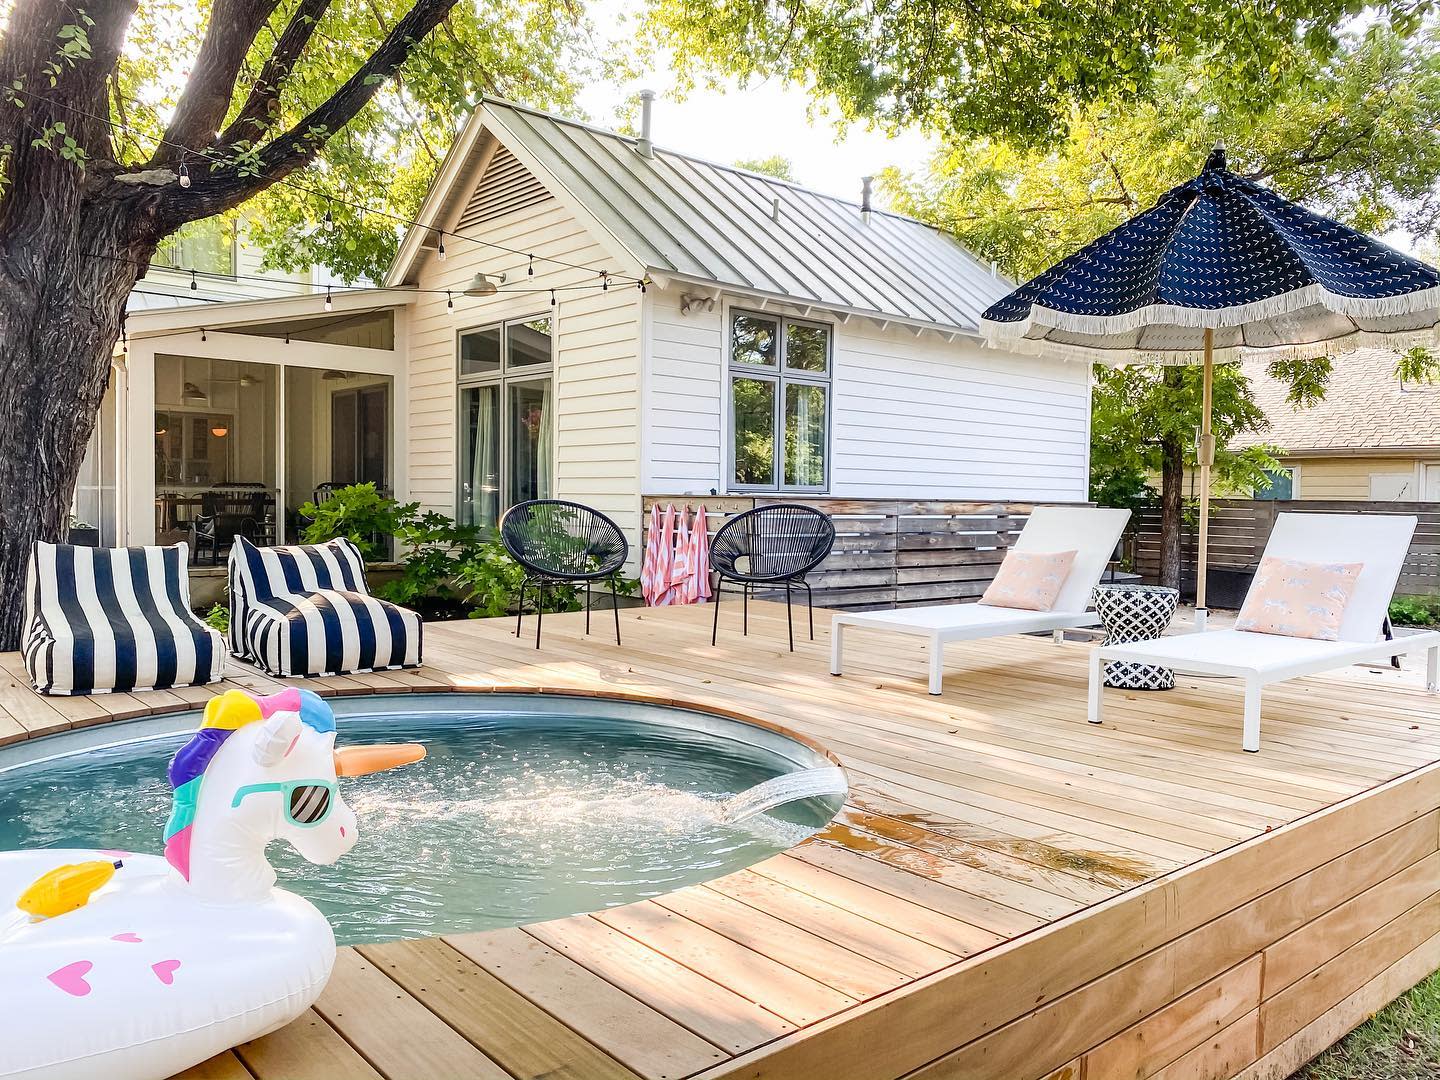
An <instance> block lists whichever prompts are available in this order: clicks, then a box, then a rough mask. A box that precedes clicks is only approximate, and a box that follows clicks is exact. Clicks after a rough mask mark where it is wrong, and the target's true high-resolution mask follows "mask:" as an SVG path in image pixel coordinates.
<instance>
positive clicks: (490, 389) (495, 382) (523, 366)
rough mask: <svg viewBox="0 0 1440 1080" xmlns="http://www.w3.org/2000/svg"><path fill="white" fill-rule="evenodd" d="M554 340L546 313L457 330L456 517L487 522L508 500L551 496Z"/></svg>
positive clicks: (471, 522) (493, 520) (495, 520)
mask: <svg viewBox="0 0 1440 1080" xmlns="http://www.w3.org/2000/svg"><path fill="white" fill-rule="evenodd" d="M553 341H554V339H553V334H552V324H551V321H550V317H549V316H548V315H542V316H538V317H536V318H533V319H516V320H514V321H511V322H504V323H497V324H496V325H494V326H485V327H480V328H478V329H475V330H464V331H461V333H460V337H459V341H458V343H457V359H458V366H457V371H458V376H457V377H458V382H459V403H458V404H459V413H460V415H459V424H460V439H459V449H460V463H459V465H460V467H459V470H458V476H459V491H458V493H457V498H458V502H459V519H460V521H461V523H462V524H465V525H485V526H490V527H494V526H495V525H497V524H499V521H500V515H501V514H502V513H504V511H505V510H506V509H507V508H508V507H511V506H513V505H515V504H516V503H520V502H525V501H526V500H527V499H547V498H549V497H550V495H551V492H552V490H553V488H552V478H553V476H554V473H555V466H554V453H555V398H554V392H553V383H552V374H553V371H554V351H553V349H554V346H553Z"/></svg>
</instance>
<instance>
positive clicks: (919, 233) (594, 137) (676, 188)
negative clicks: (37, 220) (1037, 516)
mask: <svg viewBox="0 0 1440 1080" xmlns="http://www.w3.org/2000/svg"><path fill="white" fill-rule="evenodd" d="M856 186H857V189H858V187H859V183H858V180H857V185H856ZM419 219H420V224H419V225H417V226H416V227H414V228H412V229H411V230H410V231H409V233H408V234H407V235H406V237H405V239H404V241H403V243H402V245H401V248H400V252H399V255H398V257H397V259H396V262H395V265H394V267H393V268H392V270H391V272H390V274H389V275H388V277H387V279H386V282H385V287H384V288H381V289H375V290H363V291H343V292H336V293H335V294H334V296H333V299H332V306H333V310H332V311H329V312H326V311H324V310H323V308H322V306H321V303H320V302H319V300H317V298H316V297H315V296H313V295H310V296H302V297H283V298H275V299H270V300H261V301H249V302H241V303H231V304H224V305H208V306H207V308H206V309H205V310H204V311H203V312H201V313H198V314H197V312H196V311H195V310H194V309H191V308H185V309H173V310H156V311H147V312H137V313H135V314H133V315H132V316H131V319H130V334H129V342H130V348H129V359H128V363H127V364H126V365H125V371H124V377H123V378H122V379H120V380H118V381H117V389H116V393H117V395H118V397H119V398H120V399H121V401H122V404H121V406H120V409H119V415H120V416H121V417H122V418H123V421H122V424H121V428H122V430H121V433H120V435H119V438H118V440H117V444H116V445H117V461H118V472H119V480H118V483H119V486H120V489H121V496H120V499H119V506H120V508H121V509H120V512H119V521H118V524H119V528H120V533H121V536H122V538H123V540H124V541H125V542H129V543H145V542H149V541H151V540H152V539H153V538H155V537H156V536H162V537H168V536H174V535H178V533H179V531H180V530H181V529H182V528H183V525H184V522H185V521H186V520H187V519H188V518H190V517H192V516H193V515H194V513H196V512H198V511H199V510H201V509H203V508H205V507H209V508H211V509H215V508H217V507H221V504H223V507H221V508H222V509H223V510H224V512H226V513H227V514H229V515H230V516H231V517H232V518H234V519H236V520H239V519H242V518H244V517H245V515H246V514H247V513H248V514H249V517H250V522H251V523H250V524H249V525H246V526H245V529H246V531H252V532H256V533H257V535H259V536H260V537H261V539H262V540H266V539H278V538H279V537H280V536H286V537H289V536H293V535H294V530H295V525H296V519H295V510H296V508H297V507H298V506H299V505H300V504H302V503H303V502H305V501H306V500H308V499H309V498H311V497H312V494H313V493H314V491H315V489H316V488H317V487H319V486H321V485H323V484H326V483H345V482H352V481H355V480H367V479H370V480H375V481H376V482H377V483H380V484H381V485H382V486H384V487H385V488H387V489H388V490H390V491H392V492H393V493H394V494H395V495H396V496H397V497H399V498H402V499H407V500H413V501H417V502H419V503H421V504H422V505H423V506H424V507H426V508H429V509H435V510H439V511H442V512H444V513H446V514H449V515H452V516H458V517H459V518H460V519H461V520H464V521H468V522H475V523H479V524H493V523H494V522H495V521H496V520H497V519H498V517H499V515H500V514H501V513H503V511H504V509H505V508H506V507H507V506H509V505H512V504H514V503H515V502H518V501H521V500H523V499H527V498H534V497H542V496H556V497H562V498H573V499H577V500H580V501H582V502H586V503H589V504H592V505H594V506H596V507H598V508H600V509H601V510H603V511H605V512H606V513H609V514H612V515H613V516H614V517H615V518H616V519H617V520H618V521H619V522H620V524H621V525H622V526H623V527H624V528H625V529H626V530H627V532H628V533H629V535H630V537H631V540H632V543H635V544H636V547H637V548H638V539H639V533H640V516H641V499H642V497H643V496H645V495H652V494H654V495H677V496H679V495H689V496H692V497H694V498H692V499H691V501H694V502H699V501H703V497H704V496H706V495H710V494H712V493H716V492H719V493H751V492H760V493H769V494H773V495H776V496H783V495H785V494H788V493H793V494H796V495H801V496H803V495H815V494H829V495H832V496H840V497H852V498H861V497H883V498H900V499H909V500H927V499H932V500H933V499H947V500H974V501H988V500H1012V501H1030V500H1035V501H1040V500H1081V499H1084V498H1085V497H1086V485H1087V471H1088V439H1089V415H1090V379H1089V370H1088V368H1087V367H1086V366H1085V365H1084V364H1065V363H1062V362H1059V361H1053V360H1040V359H1035V358H1029V357H1023V356H1018V355H1015V354H1012V353H1009V352H1003V351H997V350H993V349H990V348H987V347H986V346H984V345H983V344H982V343H981V341H980V338H979V336H978V333H977V318H978V316H979V314H980V312H981V311H983V310H984V308H985V307H986V306H987V305H988V304H990V303H991V302H992V301H993V300H995V299H997V298H998V297H1000V296H1001V295H1003V294H1004V293H1005V292H1006V291H1007V290H1008V289H1009V288H1010V284H1009V283H1008V282H1007V281H1005V280H1004V279H1002V278H999V277H997V276H996V275H995V274H994V273H993V272H992V271H991V269H990V268H988V267H986V266H984V265H982V264H981V263H980V262H979V261H977V260H976V259H975V258H974V257H973V256H971V255H970V254H969V253H968V252H966V251H965V250H964V249H963V248H961V247H960V246H959V245H958V244H957V243H956V242H955V241H954V240H952V239H951V238H950V237H948V236H947V235H945V234H943V233H941V232H939V231H937V230H935V229H932V228H930V227H928V226H926V225H923V224H921V223H919V222H916V221H913V220H911V219H908V218H904V217H901V216H898V215H895V214H889V213H885V212H882V211H875V212H874V213H862V208H861V207H860V205H858V204H857V203H854V202H849V201H846V200H843V199H837V198H833V197H830V196H826V195H821V194H818V193H816V192H813V191H808V190H806V189H804V188H801V187H798V186H796V185H794V184H791V183H787V182H785V181H781V180H776V179H773V178H771V177H766V176H761V175H757V174H753V173H748V172H745V171H743V170H740V169H735V168H731V167H728V166H723V165H717V164H713V163H710V162H706V161H702V160H699V159H696V158H692V157H689V156H686V155H682V154H677V153H672V152H669V151H666V150H663V149H660V148H658V147H656V148H653V149H651V148H649V146H648V143H646V142H643V141H639V140H636V139H632V138H628V137H624V136H620V135H617V134H614V133H612V132H608V131H603V130H600V129H597V128H594V127H590V126H587V125H584V124H579V123H574V122H571V121H567V120H562V119H559V118H557V117H554V116H550V115H547V114H544V113H540V112H535V111H533V110H530V109H526V108H521V107H518V106H514V105H510V104H507V103H504V102H499V101H486V102H485V103H484V104H483V105H482V107H481V108H480V109H478V110H477V112H476V113H475V114H474V116H473V117H472V118H471V120H470V121H469V123H468V124H467V125H466V127H465V129H464V130H463V131H462V132H461V134H460V135H459V137H458V138H457V140H456V143H455V145H454V147H453V148H452V150H451V152H450V154H449V155H448V157H447V158H446V160H445V162H444V164H443V165H442V167H441V169H440V172H439V174H438V176H437V178H436V180H435V182H434V185H433V186H432V189H431V191H430V193H429V195H428V196H427V198H426V200H425V202H424V205H423V207H422V209H421V211H420V213H419ZM442 242H443V245H444V249H445V251H444V256H445V257H443V258H442V257H441V251H440V247H441V243H442ZM532 256H533V259H532ZM532 271H533V273H532ZM600 271H605V272H606V274H607V275H608V280H609V281H611V282H612V283H613V284H611V285H610V287H609V288H608V289H602V288H600V287H598V286H600V285H601V283H602V279H601V275H600ZM477 274H484V275H487V277H488V280H489V281H490V282H492V283H498V282H499V280H500V278H501V276H502V275H503V279H504V280H503V284H499V291H498V292H496V293H495V294H493V295H479V296H467V295H465V292H466V290H467V288H468V287H470V286H471V284H472V281H474V279H475V275H477ZM640 279H646V280H648V282H649V284H648V286H647V287H646V288H645V289H644V290H641V289H640V288H639V287H638V286H637V285H636V284H635V282H636V281H638V280H640ZM551 290H555V292H554V302H553V303H552V294H551ZM471 291H472V292H484V291H486V290H485V289H472V290H471ZM130 433H133V437H132V435H131V434H130ZM152 433H153V434H152ZM247 507H248V509H247ZM241 523H242V524H243V521H242V522H241Z"/></svg>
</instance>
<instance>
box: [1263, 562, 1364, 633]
mask: <svg viewBox="0 0 1440 1080" xmlns="http://www.w3.org/2000/svg"><path fill="white" fill-rule="evenodd" d="M1364 567H1365V564H1364V563H1307V562H1299V561H1297V560H1295V559H1277V558H1274V557H1271V558H1267V559H1263V560H1262V561H1261V563H1260V569H1259V570H1258V571H1256V573H1255V583H1254V584H1253V585H1251V586H1250V592H1249V593H1248V594H1247V595H1246V597H1245V606H1244V607H1242V608H1241V609H1240V616H1239V618H1237V619H1236V620H1235V629H1236V630H1248V631H1250V632H1251V633H1254V634H1280V635H1282V636H1283V637H1297V638H1316V639H1318V640H1320V641H1337V640H1339V637H1340V620H1341V618H1342V617H1343V616H1344V614H1345V605H1346V604H1348V603H1349V602H1350V594H1351V593H1353V592H1354V591H1355V582H1356V581H1358V580H1359V579H1360V571H1361V570H1362V569H1364Z"/></svg>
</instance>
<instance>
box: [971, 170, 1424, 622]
mask: <svg viewBox="0 0 1440 1080" xmlns="http://www.w3.org/2000/svg"><path fill="white" fill-rule="evenodd" d="M1437 325H1440V271H1437V270H1436V269H1435V268H1434V267H1431V266H1428V265H1426V264H1425V263H1422V262H1420V261H1419V260H1418V259H1412V258H1411V257H1410V256H1408V255H1403V254H1401V253H1400V252H1398V251H1395V250H1394V249H1392V248H1389V247H1386V246H1385V245H1384V244H1382V243H1380V242H1379V241H1377V240H1374V239H1372V238H1371V237H1368V236H1366V235H1365V234H1364V233H1361V232H1357V231H1356V230H1354V229H1351V228H1349V227H1347V226H1345V225H1341V224H1340V223H1339V222H1338V221H1332V220H1330V219H1329V218H1326V217H1322V216H1320V215H1319V214H1314V213H1311V212H1310V211H1309V210H1306V209H1305V208H1304V207H1302V206H1299V205H1297V204H1295V203H1292V202H1290V201H1289V200H1287V199H1284V198H1281V197H1280V196H1279V195H1276V194H1275V193H1274V192H1273V191H1269V190H1267V189H1265V188H1263V187H1261V186H1260V185H1259V184H1256V183H1254V182H1252V181H1250V180H1246V179H1245V178H1244V177H1241V176H1236V175H1235V174H1234V173H1232V172H1230V171H1229V169H1227V168H1226V167H1225V151H1224V150H1223V149H1222V148H1220V147H1216V149H1215V151H1214V152H1213V153H1212V154H1211V155H1210V157H1209V159H1208V160H1207V161H1206V162H1205V168H1204V170H1203V171H1202V172H1201V173H1200V175H1199V176H1197V177H1196V178H1195V179H1194V180H1191V181H1190V182H1189V183H1185V184H1181V185H1180V186H1179V187H1177V188H1173V189H1171V190H1170V191H1169V192H1167V193H1166V194H1165V195H1163V196H1162V197H1161V198H1160V200H1159V201H1158V202H1157V203H1156V204H1155V205H1154V206H1153V207H1151V208H1150V209H1149V210H1147V211H1145V212H1144V213H1143V214H1139V215H1137V216H1136V217H1134V218H1132V219H1130V220H1129V221H1127V222H1126V223H1125V224H1123V225H1121V226H1120V227H1119V228H1116V229H1114V230H1113V231H1111V232H1108V233H1106V234H1105V235H1104V236H1102V237H1100V239H1098V240H1096V241H1095V242H1094V243H1092V244H1090V245H1089V246H1088V247H1085V248H1082V249H1081V250H1080V251H1077V252H1076V253H1075V254H1073V255H1070V256H1068V257H1067V258H1064V259H1062V260H1060V262H1058V263H1056V264H1055V265H1054V266H1052V267H1051V268H1050V269H1049V270H1046V271H1045V272H1044V273H1043V274H1040V275H1039V276H1038V277H1036V278H1034V279H1032V280H1031V281H1028V282H1026V283H1025V284H1024V285H1022V286H1020V288H1018V289H1016V290H1015V291H1014V292H1012V293H1011V294H1010V295H1008V296H1006V297H1005V298H1004V299H1002V300H999V301H998V302H996V303H995V304H993V305H991V306H990V308H988V309H987V310H986V311H985V313H984V314H983V315H981V317H980V326H981V329H982V331H983V332H984V333H985V334H986V335H987V336H988V337H989V338H990V339H991V341H993V342H996V343H1004V344H1009V345H1010V346H1011V347H1012V348H1015V349H1017V350H1020V351H1024V352H1032V353H1040V354H1052V355H1059V356H1064V357H1067V358H1069V357H1076V358H1080V359H1084V360H1089V361H1092V362H1095V363H1102V364H1127V363H1165V364H1188V363H1197V362H1198V363H1203V364H1204V365H1205V379H1204V392H1203V402H1202V407H1201V427H1200V453H1199V461H1200V542H1199V559H1198V563H1199V572H1198V574H1197V575H1196V587H1195V604H1196V608H1197V609H1198V613H1197V620H1196V621H1197V625H1198V626H1199V627H1201V628H1203V627H1204V609H1205V576H1206V574H1205V572H1206V556H1207V554H1208V539H1209V503H1210V469H1211V466H1212V465H1213V464H1214V461H1215V440H1214V436H1213V435H1212V433H1211V397H1212V394H1211V390H1212V384H1213V365H1214V362H1215V360H1216V359H1217V358H1218V359H1219V360H1221V361H1227V360H1238V359H1240V358H1242V357H1244V356H1247V355H1259V356H1272V357H1281V356H1285V355H1299V356H1315V355H1317V354H1320V353H1326V352H1337V351H1346V350H1349V349H1354V348H1357V347H1359V346H1361V345H1367V344H1376V343H1387V344H1396V343H1408V342H1424V343H1434V341H1435V336H1434V335H1435V328H1436V327H1437Z"/></svg>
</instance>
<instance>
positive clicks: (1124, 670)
mask: <svg viewBox="0 0 1440 1080" xmlns="http://www.w3.org/2000/svg"><path fill="white" fill-rule="evenodd" d="M1179 603H1180V593H1179V591H1178V590H1176V589H1169V588H1166V587H1164V586H1162V585H1097V586H1096V587H1095V614H1097V615H1099V616H1100V623H1101V625H1102V626H1104V627H1105V641H1104V642H1103V644H1105V645H1129V644H1131V643H1132V642H1136V641H1153V640H1155V639H1156V638H1158V637H1159V636H1160V635H1161V634H1163V633H1164V632H1165V628H1166V627H1167V626H1169V625H1170V620H1171V619H1173V618H1174V617H1175V608H1176V607H1177V606H1178V605H1179ZM1105 685H1106V686H1113V687H1116V688H1117V689H1120V690H1173V689H1174V688H1175V673H1174V672H1173V671H1171V670H1170V669H1169V668H1164V667H1156V666H1155V665H1154V664H1137V663H1135V662H1134V661H1130V660H1112V661H1109V662H1108V663H1107V664H1106V665H1105Z"/></svg>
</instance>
